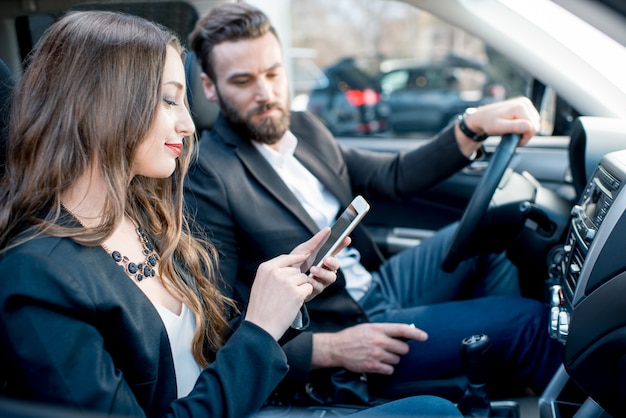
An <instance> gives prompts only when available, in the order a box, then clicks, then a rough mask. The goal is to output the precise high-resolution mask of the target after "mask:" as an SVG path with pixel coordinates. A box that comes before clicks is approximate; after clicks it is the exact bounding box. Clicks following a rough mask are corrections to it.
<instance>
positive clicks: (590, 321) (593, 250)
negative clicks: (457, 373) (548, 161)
mask: <svg viewBox="0 0 626 418" xmlns="http://www.w3.org/2000/svg"><path fill="white" fill-rule="evenodd" d="M597 122H598V120H595V119H591V120H589V121H585V120H583V121H582V123H581V124H580V128H581V129H579V132H578V133H574V134H573V136H572V146H571V148H570V151H571V152H572V153H573V154H574V155H572V160H573V161H576V159H577V158H578V157H580V155H578V156H577V155H576V153H584V154H585V156H584V159H585V162H586V165H583V166H581V165H578V169H579V170H586V171H591V170H590V169H589V161H594V159H596V161H597V159H598V158H599V162H596V163H594V164H595V168H594V169H593V171H591V175H590V176H589V177H588V179H587V181H586V184H585V187H584V188H583V189H582V192H581V194H580V198H579V199H578V203H577V204H576V205H575V206H574V207H573V208H572V211H571V216H570V224H569V230H568V232H567V235H566V239H565V243H564V245H563V248H562V251H561V252H560V254H559V256H558V260H555V264H554V268H553V270H552V271H553V277H552V278H551V280H552V286H551V287H550V296H551V300H550V309H551V311H550V312H551V314H550V324H549V326H548V329H549V332H550V334H551V336H552V337H553V338H555V339H557V340H559V341H560V342H561V343H562V344H563V347H564V350H563V359H564V360H563V367H562V368H561V370H559V372H558V373H557V375H556V376H555V378H554V379H553V381H552V382H551V384H550V386H549V387H548V388H547V389H546V391H545V392H544V394H543V395H542V397H541V398H540V415H541V417H542V418H547V417H552V418H559V417H568V416H576V417H603V416H621V415H623V413H624V410H625V407H624V406H625V405H626V257H625V256H624V249H625V248H626V246H625V240H626V210H625V209H626V187H625V184H626V149H621V148H624V145H625V144H626V122H621V121H620V122H619V123H617V122H615V123H613V122H612V123H611V124H608V125H607V124H602V125H597V124H596V123H597ZM597 126H602V128H601V129H598V128H597ZM607 126H611V128H610V132H611V134H610V135H606V132H604V130H605V129H606V127H607ZM620 130H621V135H620V134H619V131H620ZM576 135H582V136H583V138H582V139H581V138H580V137H576ZM617 136H619V137H621V141H616V140H615V139H616V137H617ZM581 141H582V142H584V144H583V145H582V146H581V145H580V142H581ZM577 143H578V144H577ZM615 149H617V150H615ZM605 151H610V152H608V153H605V154H604V155H603V156H602V157H598V155H599V154H600V153H601V152H605ZM579 160H580V159H579ZM572 168H574V167H572ZM579 174H580V173H579Z"/></svg>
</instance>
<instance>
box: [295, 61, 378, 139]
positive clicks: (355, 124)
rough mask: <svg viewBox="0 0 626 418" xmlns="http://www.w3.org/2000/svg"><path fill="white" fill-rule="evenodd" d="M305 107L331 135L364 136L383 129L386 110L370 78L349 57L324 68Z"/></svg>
mask: <svg viewBox="0 0 626 418" xmlns="http://www.w3.org/2000/svg"><path fill="white" fill-rule="evenodd" d="M307 110H308V111H310V112H311V113H313V114H314V115H316V116H317V117H318V118H319V119H320V120H321V121H322V122H323V123H324V125H326V127H328V129H329V130H330V131H331V132H332V133H333V134H334V135H364V134H373V133H378V132H382V131H384V130H385V129H386V128H387V120H386V117H387V113H388V112H387V111H386V109H385V106H384V105H383V104H381V102H380V93H379V91H378V88H377V85H376V83H375V81H374V79H373V78H372V77H371V76H369V75H368V74H367V73H365V72H364V71H363V70H361V69H360V68H359V67H358V66H357V65H356V63H355V60H354V59H353V58H343V59H341V60H340V61H339V62H337V63H335V64H333V65H331V66H329V67H327V68H325V69H324V74H323V76H322V77H320V78H318V79H317V81H316V83H315V85H314V87H313V88H312V89H311V91H310V92H309V97H308V103H307Z"/></svg>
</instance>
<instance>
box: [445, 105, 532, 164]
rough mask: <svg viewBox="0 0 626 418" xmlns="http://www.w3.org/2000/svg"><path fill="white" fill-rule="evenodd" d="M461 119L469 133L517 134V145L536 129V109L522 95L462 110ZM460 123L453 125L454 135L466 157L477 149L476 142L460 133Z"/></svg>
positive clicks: (529, 136)
mask: <svg viewBox="0 0 626 418" xmlns="http://www.w3.org/2000/svg"><path fill="white" fill-rule="evenodd" d="M463 120H464V122H465V125H466V127H467V128H468V129H469V131H470V132H473V133H475V134H477V135H478V137H479V138H477V139H480V137H481V136H482V135H486V136H489V135H495V136H498V135H504V134H519V135H520V136H521V139H520V142H519V145H520V146H522V145H525V144H526V143H527V142H528V141H529V140H530V138H532V137H533V136H534V135H535V134H536V133H537V132H539V124H540V117H539V112H538V111H537V109H535V107H534V106H533V104H532V102H531V101H530V100H529V99H528V98H526V97H518V98H515V99H509V100H505V101H502V102H496V103H490V104H488V105H484V106H480V107H477V108H476V109H474V111H473V112H466V113H465V114H464V115H463ZM459 125H460V124H459V123H458V122H457V123H456V124H455V136H456V140H457V143H458V144H459V148H460V150H461V152H462V153H463V154H464V155H466V156H468V157H469V156H470V155H472V154H473V153H474V152H476V151H477V150H478V148H480V144H481V143H480V141H477V140H476V139H474V140H473V139H471V138H470V136H468V135H467V134H466V133H464V132H463V130H462V129H461V127H460V126H459ZM483 139H484V138H483Z"/></svg>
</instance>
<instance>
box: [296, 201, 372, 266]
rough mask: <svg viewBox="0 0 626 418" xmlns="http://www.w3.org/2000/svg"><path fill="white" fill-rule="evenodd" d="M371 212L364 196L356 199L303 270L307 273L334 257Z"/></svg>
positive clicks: (304, 264) (342, 214)
mask: <svg viewBox="0 0 626 418" xmlns="http://www.w3.org/2000/svg"><path fill="white" fill-rule="evenodd" d="M369 210H370V205H369V203H367V201H366V200H365V199H364V198H363V196H357V197H355V198H354V199H353V200H352V202H351V203H350V205H348V207H347V208H346V209H345V210H344V211H343V212H342V213H341V215H340V216H339V218H337V220H336V221H335V223H333V225H332V226H331V227H330V235H329V236H328V239H326V241H325V242H324V243H323V244H322V245H321V247H320V248H319V250H318V251H317V253H316V254H315V256H314V257H313V258H312V259H311V260H307V262H305V263H303V264H302V267H301V270H302V271H303V272H305V273H307V272H308V270H309V268H310V267H311V266H321V265H322V261H323V260H324V258H326V257H328V256H330V255H333V253H334V252H335V251H336V250H337V247H339V246H340V245H341V243H342V242H343V240H344V239H345V238H346V237H347V236H348V235H350V233H351V232H352V231H353V230H354V228H355V227H356V226H357V225H358V223H359V222H361V219H363V217H364V216H365V214H366V213H367V212H368V211H369Z"/></svg>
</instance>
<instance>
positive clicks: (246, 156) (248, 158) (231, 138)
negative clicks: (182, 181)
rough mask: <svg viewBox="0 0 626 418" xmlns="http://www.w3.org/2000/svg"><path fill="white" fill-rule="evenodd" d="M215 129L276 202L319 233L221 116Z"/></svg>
mask: <svg viewBox="0 0 626 418" xmlns="http://www.w3.org/2000/svg"><path fill="white" fill-rule="evenodd" d="M215 129H216V130H217V132H218V134H219V136H220V137H222V138H224V140H225V141H226V142H227V143H229V144H231V146H233V147H234V149H235V154H236V155H237V156H238V157H239V159H240V160H241V162H242V164H243V165H244V166H246V168H247V169H248V170H249V171H250V173H251V174H252V176H253V177H254V178H255V179H256V180H257V181H258V182H259V183H260V184H261V185H262V186H263V187H264V188H265V189H266V190H267V191H268V192H269V193H270V194H271V195H272V196H273V197H274V198H275V199H276V200H278V201H279V202H280V203H281V204H282V205H284V206H285V207H286V208H287V210H289V211H290V212H292V213H293V214H294V215H296V217H297V218H298V219H299V220H300V222H302V223H303V224H304V225H305V226H306V227H307V228H308V229H309V230H310V231H311V233H316V232H318V231H319V228H318V227H317V225H316V224H315V221H313V219H312V218H311V216H309V214H308V213H307V211H306V210H305V209H304V208H303V207H302V205H301V204H300V202H299V201H298V199H297V198H296V196H295V195H294V194H293V193H292V192H291V190H289V187H287V185H286V184H285V182H284V181H283V180H282V179H281V178H280V176H279V175H278V174H277V173H276V171H274V169H273V168H272V166H271V165H270V164H269V163H268V162H267V161H266V160H265V158H263V156H262V155H261V154H260V153H259V151H257V149H256V148H255V147H254V145H252V143H251V142H250V141H249V140H246V139H241V138H240V137H239V135H237V134H236V133H235V132H233V131H232V129H230V127H229V126H228V124H227V123H226V122H225V121H224V119H223V117H222V116H221V115H220V116H219V118H218V122H217V123H216V126H215Z"/></svg>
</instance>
